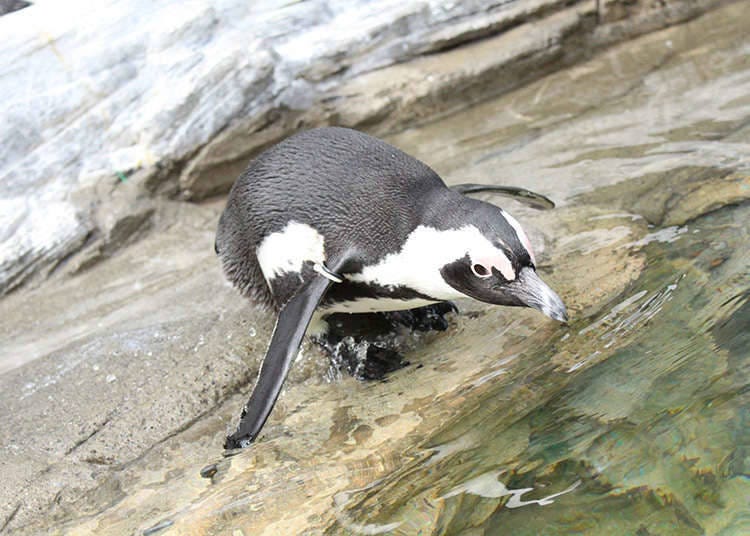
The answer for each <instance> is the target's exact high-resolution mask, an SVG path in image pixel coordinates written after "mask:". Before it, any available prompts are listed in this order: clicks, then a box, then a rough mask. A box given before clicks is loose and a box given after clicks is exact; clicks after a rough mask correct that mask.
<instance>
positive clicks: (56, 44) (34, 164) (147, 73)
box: [0, 0, 718, 294]
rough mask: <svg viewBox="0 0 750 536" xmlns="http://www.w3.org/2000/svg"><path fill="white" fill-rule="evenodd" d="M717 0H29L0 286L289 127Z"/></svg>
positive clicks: (390, 118) (544, 65)
mask: <svg viewBox="0 0 750 536" xmlns="http://www.w3.org/2000/svg"><path fill="white" fill-rule="evenodd" d="M716 3H718V2H717V0H675V1H673V2H667V3H665V2H660V3H654V4H653V5H652V4H651V3H648V2H638V1H636V2H630V1H629V2H623V1H620V0H615V1H606V0H600V1H599V2H596V1H586V2H569V1H564V0H506V1H490V2H486V1H485V2H482V1H464V2H448V1H445V0H395V1H393V0H383V1H378V2H368V1H365V0H346V1H343V0H319V1H309V2H293V3H280V2H276V1H270V0H266V1H260V2H253V3H247V2H240V1H239V0H223V1H220V2H214V3H212V4H211V5H208V4H206V3H203V2H178V1H168V2H160V3H158V4H153V3H151V2H127V3H125V2H117V1H114V0H109V1H103V2H98V3H97V4H96V7H95V8H92V7H91V4H90V2H84V1H82V0H70V1H67V2H64V3H60V2H54V1H52V0H42V1H40V2H36V3H34V4H33V5H31V6H29V7H27V8H25V9H22V10H20V11H16V12H13V13H9V14H6V15H4V16H2V17H0V35H3V39H2V42H0V58H2V60H0V98H1V99H2V101H3V103H4V104H5V105H4V106H3V108H2V110H0V294H3V293H6V292H8V291H9V290H12V289H13V288H15V287H17V286H18V285H20V284H22V283H23V282H24V281H27V280H29V278H30V277H31V276H33V275H35V274H42V275H46V274H49V273H50V272H52V271H53V270H55V269H56V268H58V267H60V266H62V267H63V269H62V271H63V272H71V271H77V270H80V269H81V268H84V267H87V266H89V265H91V263H93V262H96V261H97V260H98V259H100V258H102V257H103V256H106V255H108V254H110V253H111V252H113V251H115V250H116V249H117V247H118V246H119V244H120V243H121V242H122V241H124V240H129V239H132V238H133V236H136V235H137V234H138V233H140V232H143V231H144V230H145V229H147V228H148V226H149V225H150V222H151V218H152V216H153V214H154V213H155V204H154V201H153V197H154V196H155V194H166V195H169V196H174V195H179V196H180V197H181V198H183V199H194V200H195V199H202V198H205V197H207V196H210V195H214V194H218V193H222V192H225V191H226V190H227V189H228V187H229V186H230V185H231V183H232V182H233V180H234V179H235V177H236V175H237V173H238V172H239V171H240V170H241V169H242V168H243V167H244V166H245V165H246V163H247V161H248V159H249V158H250V157H252V155H253V154H255V153H257V152H258V151H259V150H261V149H262V148H264V147H266V146H267V145H268V144H270V143H272V142H274V141H276V140H278V139H280V138H282V137H284V136H286V135H288V134H290V133H291V132H293V131H295V130H297V129H299V128H303V127H309V126H315V125H319V124H327V123H335V124H342V125H348V126H357V127H360V128H365V129H368V130H371V131H375V132H377V133H384V132H386V131H389V130H394V129H397V128H399V127H401V126H403V125H405V124H407V123H410V122H414V121H418V120H419V119H420V118H421V117H424V116H427V115H434V114H435V113H442V112H445V111H447V110H450V109H455V108H457V107H461V106H465V105H467V104H470V103H471V102H474V101H476V100H478V99H482V98H486V97H487V96H490V95H493V94H497V93H499V92H503V91H507V90H509V89H511V88H513V87H516V86H518V85H519V84H522V83H524V82H526V81H529V80H531V79H533V78H536V77H538V76H540V75H541V74H543V73H544V72H548V71H550V70H554V69H558V68H560V67H561V66H564V65H566V64H570V63H572V62H574V61H577V60H578V59H581V58H583V57H585V56H586V55H587V54H588V53H590V52H591V51H592V50H593V49H595V48H596V47H598V46H602V45H604V44H608V43H611V42H614V41H617V40H622V39H624V38H627V37H630V36H632V35H635V34H637V33H641V32H643V31H648V30H652V29H655V28H658V27H662V26H665V25H668V24H671V23H674V22H678V21H681V20H684V19H687V18H689V17H691V16H694V15H697V14H698V13H700V12H702V11H705V10H706V9H707V8H708V7H710V6H712V5H714V4H716ZM467 43H468V44H467ZM126 183H129V184H127V185H126ZM133 185H134V186H133ZM81 250H83V252H82V253H79V252H80V251H81Z"/></svg>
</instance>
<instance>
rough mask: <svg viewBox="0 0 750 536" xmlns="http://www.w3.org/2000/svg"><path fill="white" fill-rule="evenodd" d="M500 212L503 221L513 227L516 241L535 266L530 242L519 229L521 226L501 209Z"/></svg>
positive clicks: (521, 228) (521, 229)
mask: <svg viewBox="0 0 750 536" xmlns="http://www.w3.org/2000/svg"><path fill="white" fill-rule="evenodd" d="M500 212H501V213H502V215H503V217H504V218H505V220H506V221H507V222H508V224H509V225H510V226H511V227H513V230H514V231H515V232H516V235H517V236H518V241H519V242H521V245H522V246H523V247H524V248H526V252H527V253H528V254H529V257H531V262H533V263H534V265H535V266H536V258H535V257H534V250H533V249H531V241H530V240H529V237H528V236H526V233H525V232H524V230H523V227H521V224H520V223H518V221H517V220H516V219H515V218H514V217H513V216H511V215H510V214H508V213H507V212H505V211H504V210H503V209H500Z"/></svg>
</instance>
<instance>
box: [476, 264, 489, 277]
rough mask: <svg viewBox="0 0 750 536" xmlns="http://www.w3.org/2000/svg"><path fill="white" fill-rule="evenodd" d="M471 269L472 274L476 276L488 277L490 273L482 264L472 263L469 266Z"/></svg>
mask: <svg viewBox="0 0 750 536" xmlns="http://www.w3.org/2000/svg"><path fill="white" fill-rule="evenodd" d="M471 271H472V272H474V275H475V276H477V277H488V276H489V275H490V271H489V270H488V269H487V267H486V266H484V265H483V264H473V265H472V266H471Z"/></svg>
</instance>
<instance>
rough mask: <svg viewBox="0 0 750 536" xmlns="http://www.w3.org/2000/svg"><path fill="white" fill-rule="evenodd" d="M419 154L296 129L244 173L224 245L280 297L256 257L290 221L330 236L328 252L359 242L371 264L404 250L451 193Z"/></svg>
mask: <svg viewBox="0 0 750 536" xmlns="http://www.w3.org/2000/svg"><path fill="white" fill-rule="evenodd" d="M449 192H450V191H449V190H448V189H447V188H446V186H445V184H444V183H443V181H442V179H441V178H440V177H439V176H438V175H437V174H436V173H435V172H434V171H433V170H432V169H430V168H429V167H428V166H426V165H425V164H423V163H422V162H420V161H419V160H417V159H415V158H413V157H411V156H409V155H407V154H405V153H403V152H402V151H400V150H398V149H396V148H395V147H393V146H391V145H389V144H387V143H385V142H383V141H381V140H379V139H377V138H373V137H372V136H368V135H367V134H363V133H361V132H358V131H355V130H351V129H346V128H338V127H330V128H318V129H313V130H308V131H304V132H301V133H299V134H296V135H294V136H292V137H290V138H287V139H286V140H284V141H282V142H281V143H279V144H278V145H275V146H273V147H271V148H270V149H267V150H266V151H265V152H263V153H262V154H260V155H259V156H258V157H257V158H256V159H255V160H254V161H253V162H251V163H250V165H249V166H248V168H247V169H246V170H245V171H244V173H242V175H240V177H239V178H238V179H237V181H236V182H235V184H234V186H233V187H232V190H231V191H230V193H229V198H228V200H227V206H226V208H225V210H224V213H223V214H222V215H221V219H220V220H219V228H218V231H217V236H216V250H217V253H218V254H219V256H220V258H221V261H222V265H223V267H224V270H225V272H226V273H227V276H228V278H229V279H230V281H232V282H233V283H234V284H235V285H236V286H237V287H238V288H239V289H240V290H241V291H242V292H243V293H244V294H246V295H249V296H251V297H253V298H254V299H256V300H257V301H259V302H261V303H264V304H267V305H277V306H278V305H279V304H275V303H274V300H273V297H272V296H271V294H270V292H269V290H268V287H267V285H266V282H265V280H264V278H263V274H262V272H261V270H260V266H259V265H258V262H257V258H256V251H257V248H258V246H259V245H260V243H261V242H262V241H263V239H264V238H265V237H266V236H268V235H269V234H271V233H274V232H277V231H280V230H282V229H283V228H284V227H285V226H286V225H287V224H288V223H289V222H290V221H294V222H298V223H302V224H307V225H310V226H311V227H313V228H314V229H315V230H316V231H318V232H319V233H320V234H322V235H323V236H324V237H325V254H326V258H331V257H335V256H337V255H339V254H343V253H344V252H346V251H352V249H354V250H355V251H356V252H357V259H358V261H360V262H361V263H362V264H363V265H369V264H374V263H375V262H377V261H378V260H379V259H382V258H383V257H384V256H385V255H387V254H389V253H394V252H396V251H398V250H399V249H400V248H401V246H402V245H403V243H404V241H405V240H406V237H407V236H408V235H409V233H410V232H411V231H413V230H414V229H415V228H416V227H417V226H418V225H419V224H420V223H422V222H423V221H424V220H425V218H424V215H425V214H424V213H425V210H429V206H430V203H429V202H425V201H426V199H425V198H427V197H430V198H435V197H441V196H448V195H449Z"/></svg>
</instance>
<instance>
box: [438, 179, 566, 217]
mask: <svg viewBox="0 0 750 536" xmlns="http://www.w3.org/2000/svg"><path fill="white" fill-rule="evenodd" d="M450 189H451V190H453V191H454V192H458V193H459V194H464V195H467V194H478V193H481V192H492V193H494V194H498V195H502V196H504V197H510V198H511V199H515V200H516V201H520V202H521V203H525V204H526V205H529V206H530V207H532V208H537V209H542V210H549V209H552V208H555V203H554V201H552V200H551V199H550V198H549V197H546V196H544V195H542V194H538V193H536V192H532V191H531V190H526V189H525V188H518V187H517V186H498V185H494V184H470V183H467V184H455V185H453V186H451V187H450Z"/></svg>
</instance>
